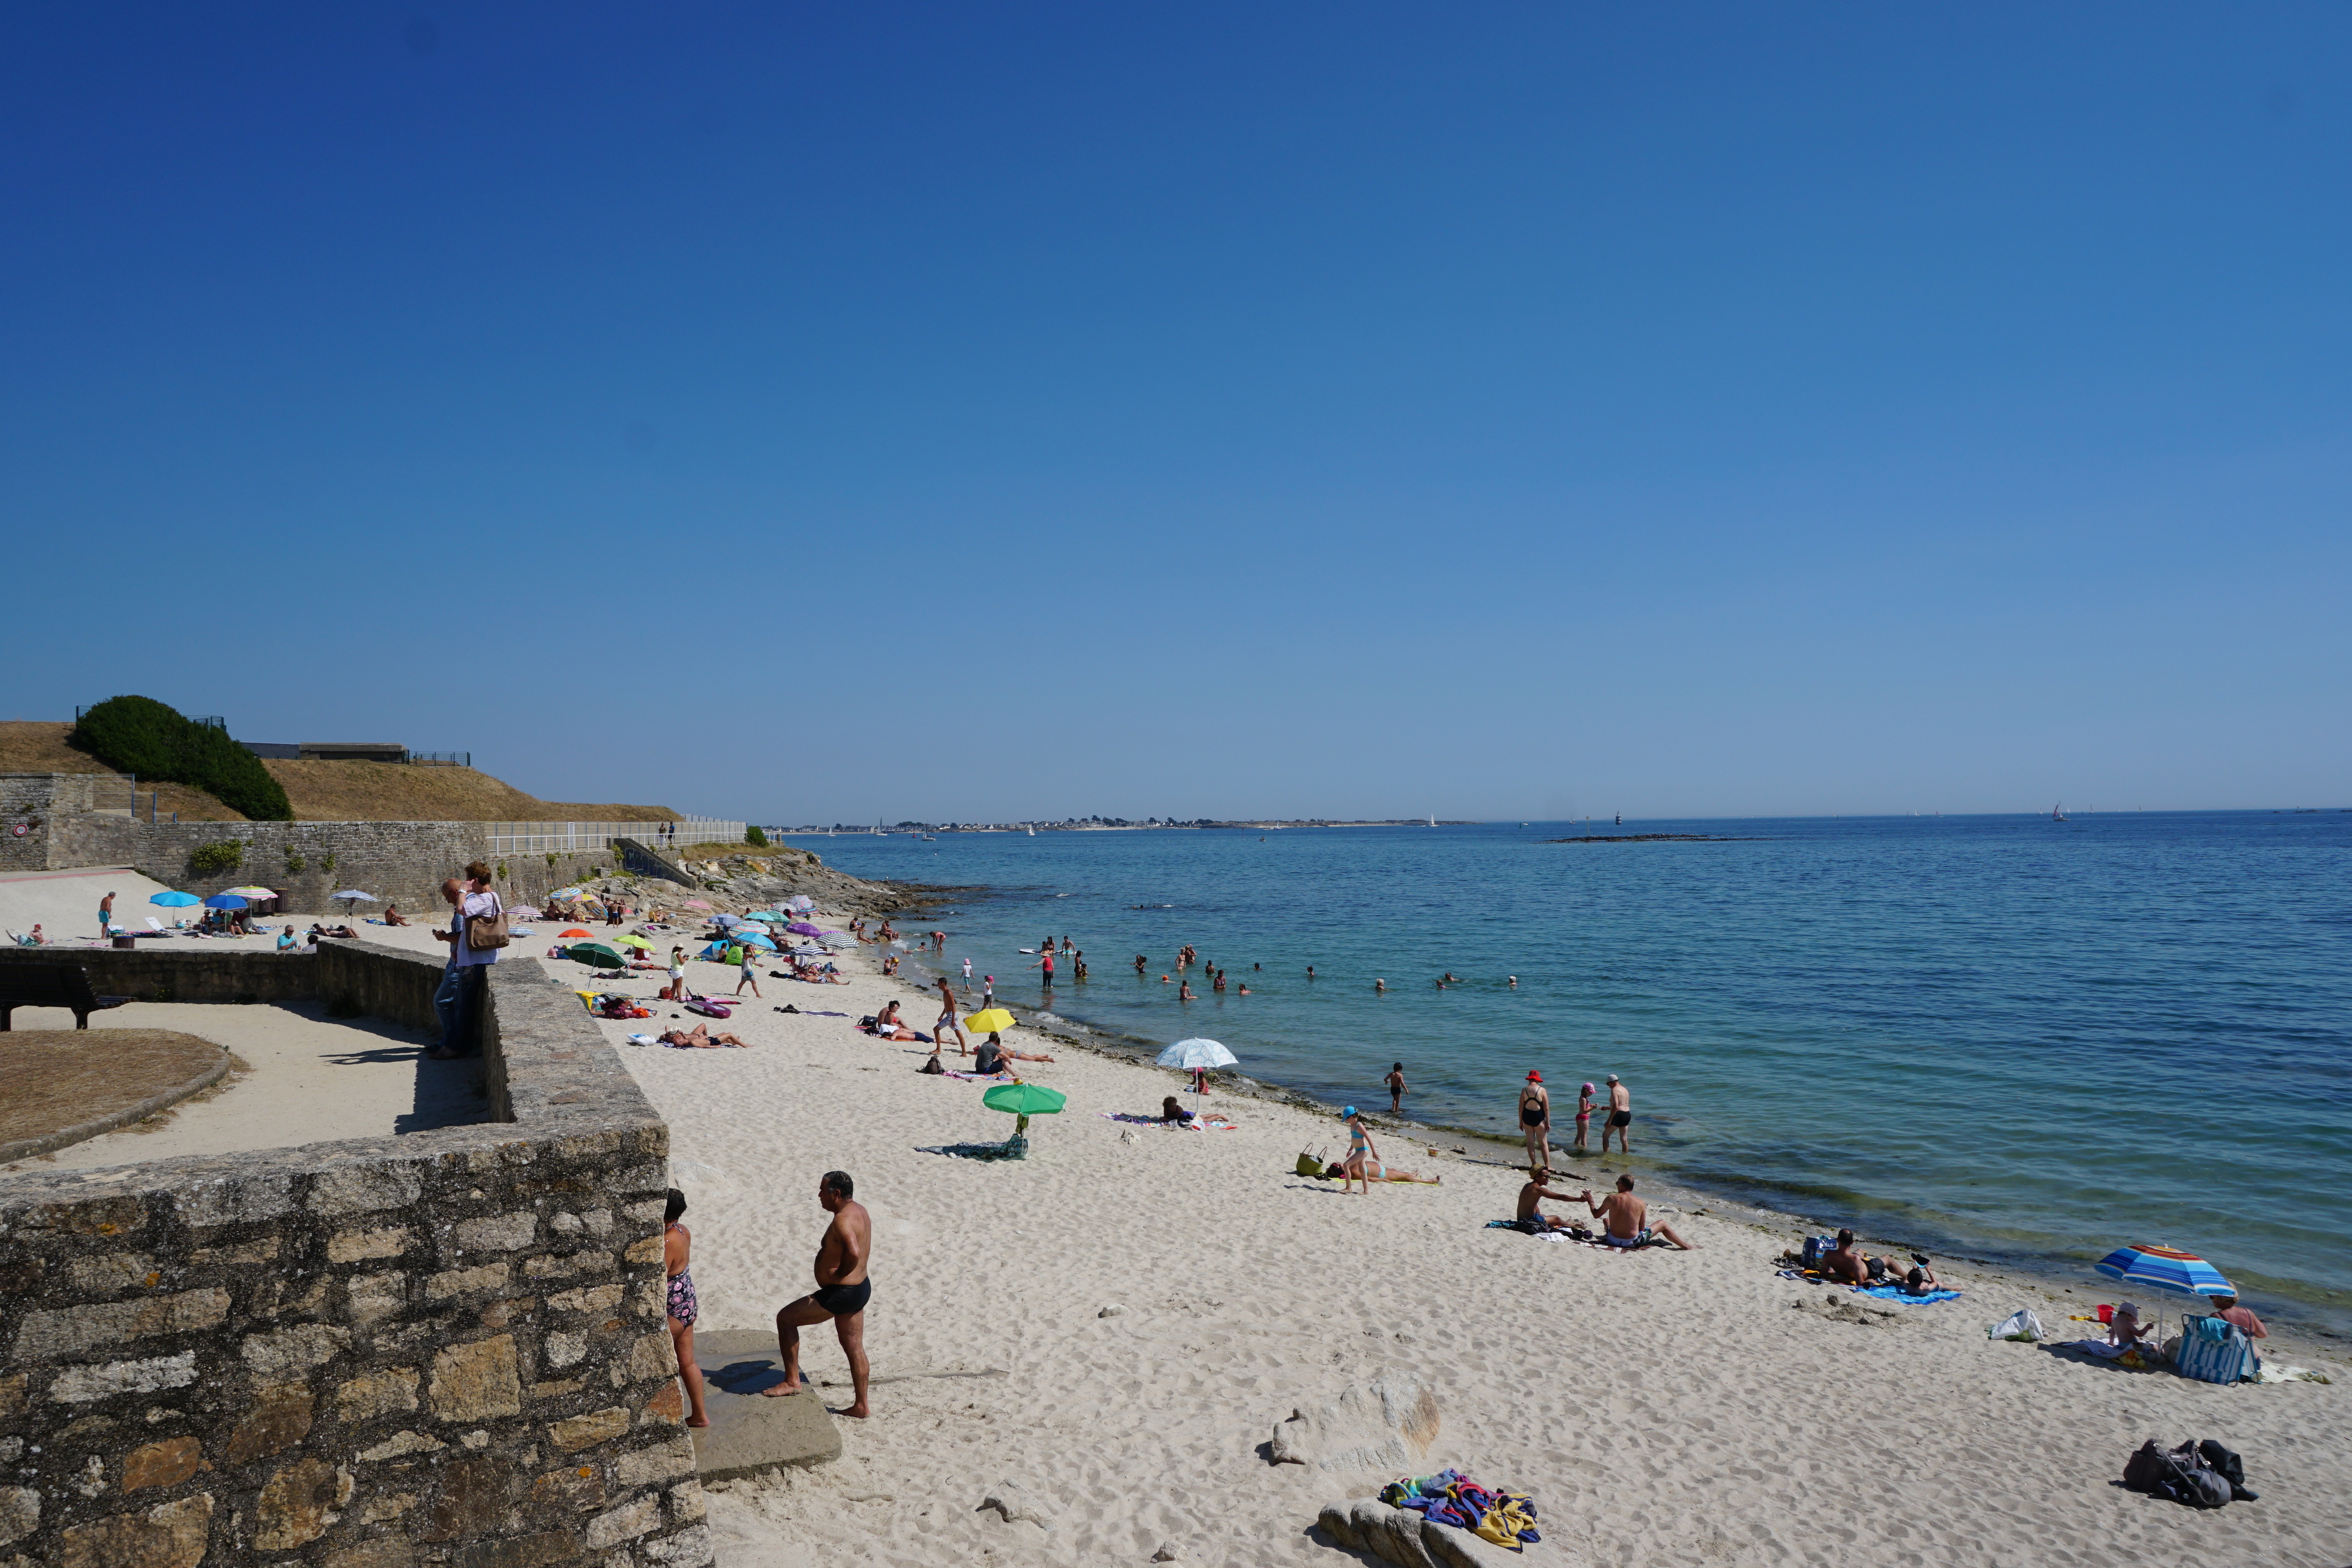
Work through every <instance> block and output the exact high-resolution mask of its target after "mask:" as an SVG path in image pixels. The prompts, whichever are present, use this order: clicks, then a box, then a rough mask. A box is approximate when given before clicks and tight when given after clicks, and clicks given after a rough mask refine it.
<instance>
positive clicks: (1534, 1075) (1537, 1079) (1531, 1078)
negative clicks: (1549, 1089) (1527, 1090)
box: [1528, 1071, 1543, 1083]
mask: <svg viewBox="0 0 2352 1568" xmlns="http://www.w3.org/2000/svg"><path fill="white" fill-rule="evenodd" d="M1528 1082H1530V1083H1541V1082H1543V1074H1542V1073H1540V1072H1537V1071H1529V1072H1528Z"/></svg>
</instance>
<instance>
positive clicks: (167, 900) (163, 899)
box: [147, 893, 204, 909]
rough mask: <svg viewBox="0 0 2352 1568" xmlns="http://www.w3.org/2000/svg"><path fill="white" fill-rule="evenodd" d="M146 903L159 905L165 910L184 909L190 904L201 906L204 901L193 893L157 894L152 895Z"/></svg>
mask: <svg viewBox="0 0 2352 1568" xmlns="http://www.w3.org/2000/svg"><path fill="white" fill-rule="evenodd" d="M147 902H148V903H150V904H162V905H163V907H164V908H166V909H185V908H186V907H187V906H188V905H190V904H202V903H203V902H204V900H203V899H201V898H198V897H197V896H196V895H195V894H193V893H158V894H152V895H151V896H150V897H149V898H148V900H147Z"/></svg>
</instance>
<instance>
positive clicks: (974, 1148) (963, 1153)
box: [921, 1133, 1029, 1160]
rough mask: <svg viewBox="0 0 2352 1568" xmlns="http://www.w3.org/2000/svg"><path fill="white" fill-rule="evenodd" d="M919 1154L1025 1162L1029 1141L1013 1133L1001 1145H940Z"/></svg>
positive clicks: (963, 1158)
mask: <svg viewBox="0 0 2352 1568" xmlns="http://www.w3.org/2000/svg"><path fill="white" fill-rule="evenodd" d="M921 1152H922V1153H924V1154H927V1155H953V1156H954V1157H955V1158H957V1159H960V1160H1025V1159H1027V1158H1028V1157H1029V1140H1028V1139H1027V1138H1026V1137H1024V1135H1022V1134H1019V1133H1015V1134H1013V1135H1012V1136H1011V1137H1009V1138H1007V1139H1005V1140H1004V1142H1003V1143H1001V1144H941V1145H938V1146H937V1147H935V1148H929V1149H924V1150H922V1151H921Z"/></svg>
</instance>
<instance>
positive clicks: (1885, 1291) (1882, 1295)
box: [1855, 1285, 1959, 1307]
mask: <svg viewBox="0 0 2352 1568" xmlns="http://www.w3.org/2000/svg"><path fill="white" fill-rule="evenodd" d="M1855 1294H1857V1295H1863V1296H1876V1297H1877V1298H1878V1299H1879V1300H1880V1301H1906V1302H1908V1303H1909V1304H1911V1305H1912V1306H1915V1307H1924V1306H1926V1305H1927V1303H1928V1302H1930V1301H1951V1300H1952V1299H1953V1298H1955V1297H1957V1296H1958V1294H1959V1292H1958V1291H1928V1292H1927V1294H1926V1295H1924V1296H1915V1295H1913V1294H1912V1293H1911V1292H1910V1291H1906V1290H1905V1289H1904V1288H1903V1287H1902V1286H1900V1285H1873V1286H1871V1287H1870V1289H1868V1290H1866V1291H1856V1292H1855Z"/></svg>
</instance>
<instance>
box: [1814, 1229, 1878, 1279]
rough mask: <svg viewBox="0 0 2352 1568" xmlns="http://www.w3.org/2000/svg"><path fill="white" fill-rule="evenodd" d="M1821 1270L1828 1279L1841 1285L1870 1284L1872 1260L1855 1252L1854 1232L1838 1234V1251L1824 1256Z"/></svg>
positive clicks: (1844, 1231) (1848, 1231) (1847, 1231)
mask: <svg viewBox="0 0 2352 1568" xmlns="http://www.w3.org/2000/svg"><path fill="white" fill-rule="evenodd" d="M1821 1270H1822V1274H1823V1275H1825V1276H1826V1277H1827V1278H1829V1279H1831V1280H1832V1281H1836V1282H1837V1283H1838V1284H1841V1285H1867V1284H1869V1283H1870V1260H1868V1259H1866V1258H1864V1256H1863V1255H1862V1254H1861V1253H1860V1252H1858V1251H1856V1250H1854V1245H1853V1231H1852V1230H1841V1231H1839V1232H1838V1244H1837V1247H1836V1249H1835V1250H1833V1251H1831V1252H1828V1253H1825V1254H1824V1255H1823V1256H1822V1263H1821Z"/></svg>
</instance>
